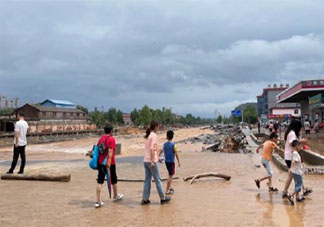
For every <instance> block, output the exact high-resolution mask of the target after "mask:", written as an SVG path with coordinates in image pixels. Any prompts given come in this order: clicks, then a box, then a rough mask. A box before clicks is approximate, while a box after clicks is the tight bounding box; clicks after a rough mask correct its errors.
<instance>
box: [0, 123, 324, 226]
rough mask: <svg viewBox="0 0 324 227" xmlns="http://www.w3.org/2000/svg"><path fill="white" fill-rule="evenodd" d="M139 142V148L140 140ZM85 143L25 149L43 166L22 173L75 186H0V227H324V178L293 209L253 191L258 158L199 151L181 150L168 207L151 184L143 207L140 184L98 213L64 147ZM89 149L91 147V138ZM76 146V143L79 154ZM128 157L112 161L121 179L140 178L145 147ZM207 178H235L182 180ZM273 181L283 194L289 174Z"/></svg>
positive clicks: (1, 166) (125, 186)
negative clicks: (60, 176) (63, 177)
mask: <svg viewBox="0 0 324 227" xmlns="http://www.w3.org/2000/svg"><path fill="white" fill-rule="evenodd" d="M201 133H202V132H201V130H199V129H194V130H192V129H191V130H190V129H187V130H184V131H183V132H181V131H180V132H178V134H179V137H186V136H189V135H190V136H192V134H197V135H199V134H201ZM180 134H181V136H180ZM160 138H162V135H161V136H160ZM178 139H179V140H180V139H182V138H176V140H178ZM133 140H136V139H129V140H128V142H129V143H131V142H133ZM138 140H139V141H138V143H139V144H141V145H143V143H144V140H143V141H142V138H138ZM161 140H162V139H160V141H161ZM85 141H86V140H85ZM85 141H77V142H78V143H74V142H75V141H74V142H73V143H71V144H70V143H69V142H66V144H65V145H64V143H62V144H61V145H62V146H61V147H60V146H58V145H57V144H54V145H53V147H56V148H55V152H50V151H48V152H45V154H43V153H41V152H44V150H43V151H41V149H40V150H39V151H37V149H36V148H39V147H40V146H43V145H35V147H36V148H33V146H30V147H31V148H30V150H28V151H30V152H31V154H33V155H31V154H30V155H29V160H31V159H34V161H36V160H39V161H40V162H32V161H31V162H30V164H29V165H28V166H27V167H26V173H27V172H29V173H40V172H46V173H48V172H51V173H54V172H55V173H70V174H71V175H72V180H71V182H69V183H59V182H31V181H0V201H1V206H0V226H171V225H172V226H294V227H295V226H305V227H306V226H307V227H308V226H324V218H323V216H322V213H323V209H324V204H323V201H324V178H323V177H320V176H306V177H305V184H306V185H307V186H308V187H312V188H313V190H314V193H313V194H312V195H311V196H310V197H309V198H307V200H306V202H305V203H302V204H297V205H296V206H291V205H289V204H288V201H287V200H285V199H282V198H281V194H280V193H269V192H268V191H267V189H266V186H265V185H262V187H261V189H260V190H259V189H257V188H256V186H255V184H254V181H253V180H254V179H255V178H257V177H261V176H263V175H264V174H265V171H264V169H262V168H257V167H255V164H256V163H258V162H259V156H258V155H255V154H248V155H245V154H222V153H212V152H200V150H201V146H202V144H193V145H191V144H188V145H185V144H182V145H180V150H182V152H181V160H182V166H181V168H177V169H176V171H177V173H176V175H177V176H178V177H180V179H179V180H176V181H175V182H174V189H175V194H174V195H173V196H172V201H171V203H170V204H167V205H163V206H161V205H160V204H159V198H158V194H157V192H156V189H155V186H154V185H152V193H151V201H152V204H151V205H149V206H141V205H140V201H141V195H142V189H143V183H126V182H120V183H119V184H118V185H119V191H120V192H121V193H123V194H124V195H125V198H124V200H123V201H121V202H118V203H113V202H112V201H111V200H110V199H109V198H108V194H107V189H106V188H104V190H103V201H104V202H105V206H104V207H102V208H100V209H97V210H96V209H94V200H95V185H96V180H95V179H96V171H93V170H90V169H89V167H88V161H87V159H86V158H84V156H82V152H78V153H71V152H70V153H67V154H66V153H63V152H62V151H63V150H64V146H66V148H69V147H70V146H72V147H73V148H70V149H74V148H75V149H76V150H78V151H79V150H80V151H81V150H82V149H84V150H87V149H88V146H86V143H87V142H85ZM93 141H96V140H94V139H93ZM89 142H92V141H91V139H90V140H89ZM125 142H127V139H126V140H125ZM161 142H162V141H161ZM75 144H79V145H80V149H77V145H75ZM91 145H92V143H90V144H89V146H90V147H91ZM134 145H135V144H132V145H129V146H130V147H131V146H134ZM74 146H75V147H74ZM122 146H124V145H123V143H122ZM125 146H126V145H125ZM125 146H124V147H125ZM138 146H139V145H138ZM57 147H60V149H61V150H59V149H58V148H57ZM253 148H254V147H253ZM133 149H134V148H133ZM197 151H199V152H197ZM0 152H1V156H0V157H1V159H0V160H4V159H3V157H10V158H11V155H10V154H7V153H8V152H9V150H8V151H6V150H2V151H0ZM128 152H129V155H127V154H126V151H125V152H124V151H123V156H121V157H119V158H118V159H117V162H118V166H117V172H118V176H119V177H120V178H130V179H143V176H144V169H143V163H142V157H140V156H139V155H141V153H142V148H138V151H137V150H136V149H134V150H131V148H129V151H128ZM57 154H58V155H57ZM10 158H9V159H7V160H10ZM47 159H51V160H52V162H49V161H46V160H47ZM41 160H43V161H41ZM72 160H73V161H72ZM8 166H9V164H7V162H3V163H0V172H1V173H3V172H5V171H6V170H7V168H8ZM160 169H161V175H162V177H166V176H167V172H166V169H165V166H164V165H163V164H161V165H160ZM209 171H215V172H220V173H224V174H228V175H231V176H232V177H233V178H232V179H231V181H229V182H226V181H224V180H221V179H212V178H208V179H200V180H198V181H197V182H196V183H194V184H193V185H189V184H188V183H186V182H184V181H183V180H182V179H181V178H182V177H184V176H188V175H191V174H196V173H202V172H209ZM274 174H275V176H274V180H273V181H274V186H276V187H278V188H279V189H282V188H283V186H284V180H285V178H286V173H285V172H281V171H279V170H278V169H276V168H274ZM164 187H165V183H164ZM291 190H292V188H291Z"/></svg>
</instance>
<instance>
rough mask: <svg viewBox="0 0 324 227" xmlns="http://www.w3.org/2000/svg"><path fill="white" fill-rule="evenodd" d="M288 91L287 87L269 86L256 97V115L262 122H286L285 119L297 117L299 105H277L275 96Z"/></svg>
mask: <svg viewBox="0 0 324 227" xmlns="http://www.w3.org/2000/svg"><path fill="white" fill-rule="evenodd" d="M287 89H289V85H288V84H286V85H283V84H281V85H280V86H277V85H276V84H274V85H273V86H271V85H269V86H268V87H267V88H264V89H263V93H262V94H261V95H259V96H257V110H258V115H259V117H260V118H261V119H262V121H263V122H265V121H267V120H269V119H277V120H283V119H284V120H286V119H287V117H288V116H289V117H291V116H299V115H300V105H299V104H298V103H277V95H278V94H280V93H282V92H283V91H285V90H287Z"/></svg>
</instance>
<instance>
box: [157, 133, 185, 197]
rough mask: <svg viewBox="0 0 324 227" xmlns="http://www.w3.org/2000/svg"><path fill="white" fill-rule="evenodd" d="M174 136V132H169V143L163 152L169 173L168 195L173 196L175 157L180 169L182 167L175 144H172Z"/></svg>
mask: <svg viewBox="0 0 324 227" xmlns="http://www.w3.org/2000/svg"><path fill="white" fill-rule="evenodd" d="M173 136H174V132H173V131H172V130H169V131H167V140H168V141H167V142H166V143H164V146H163V152H164V158H165V165H166V168H167V170H168V173H169V178H168V183H167V187H166V193H165V194H166V195H173V194H174V189H173V188H171V184H172V178H173V176H174V174H175V163H174V157H176V158H177V161H178V167H180V159H179V154H178V149H177V146H176V144H175V143H173V142H172V140H173ZM161 154H162V151H161V152H160V155H161Z"/></svg>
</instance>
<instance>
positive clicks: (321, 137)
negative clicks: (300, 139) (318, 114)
mask: <svg viewBox="0 0 324 227" xmlns="http://www.w3.org/2000/svg"><path fill="white" fill-rule="evenodd" d="M307 138H308V144H309V146H310V147H311V149H312V150H313V151H315V152H317V153H319V154H321V155H324V133H323V132H321V133H319V134H311V135H308V136H307Z"/></svg>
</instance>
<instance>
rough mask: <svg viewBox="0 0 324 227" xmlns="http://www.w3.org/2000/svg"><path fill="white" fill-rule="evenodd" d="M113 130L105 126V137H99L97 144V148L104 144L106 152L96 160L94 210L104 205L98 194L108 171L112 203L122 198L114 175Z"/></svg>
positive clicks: (114, 145) (114, 144) (114, 149)
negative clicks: (96, 175) (111, 189)
mask: <svg viewBox="0 0 324 227" xmlns="http://www.w3.org/2000/svg"><path fill="white" fill-rule="evenodd" d="M113 129H114V128H113V127H112V126H111V125H108V126H106V127H105V128H104V131H105V135H103V136H101V137H100V139H99V142H98V146H100V144H104V147H105V148H106V150H105V151H104V153H100V154H99V159H98V179H97V187H96V200H97V201H96V204H95V207H96V208H99V207H101V206H103V205H104V203H103V202H102V201H101V196H100V194H101V189H102V185H103V183H104V181H105V177H106V174H107V171H108V170H109V173H110V179H111V184H112V186H113V193H114V196H113V201H114V202H117V201H119V200H121V199H123V198H124V195H123V194H119V193H118V191H117V183H118V178H117V173H116V160H115V155H116V140H115V138H114V136H113V131H114V130H113ZM105 159H106V164H104V163H105Z"/></svg>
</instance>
